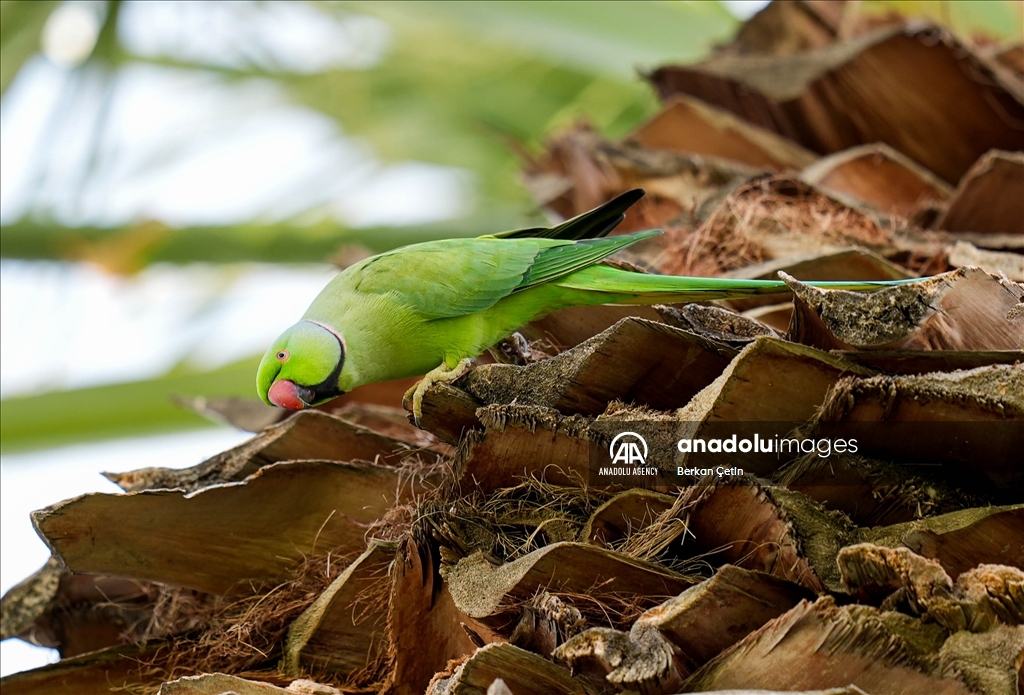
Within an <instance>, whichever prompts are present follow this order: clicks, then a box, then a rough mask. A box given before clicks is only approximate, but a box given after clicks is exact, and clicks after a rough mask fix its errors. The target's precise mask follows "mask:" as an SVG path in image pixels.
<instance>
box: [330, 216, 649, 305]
mask: <svg viewBox="0 0 1024 695" xmlns="http://www.w3.org/2000/svg"><path fill="white" fill-rule="evenodd" d="M659 233H660V232H659V231H657V230H652V231H648V232H639V233H636V234H627V235H623V236H617V237H610V238H606V239H585V240H583V241H578V242H571V241H561V240H557V239H536V238H526V239H494V238H485V237H482V238H478V239H445V240H442V241H430V242H426V243H423V244H415V245H413V246H406V247H403V248H401V249H396V250H394V251H390V252H387V253H383V254H381V255H379V256H375V257H373V258H371V259H368V260H367V261H365V262H364V263H363V264H361V265H360V267H358V269H357V268H356V267H353V270H357V272H353V273H352V274H351V278H352V281H351V285H350V289H352V290H355V291H357V292H361V293H368V294H391V295H395V294H398V295H400V297H401V299H402V301H403V302H404V303H406V304H407V305H408V306H410V307H412V308H413V309H414V310H415V311H416V313H417V314H418V315H419V316H421V317H422V318H424V319H427V320H430V319H440V318H449V317H453V316H464V315H466V314H472V313H474V312H477V311H483V310H485V309H488V308H490V307H491V306H493V305H494V304H496V303H497V302H498V301H500V300H501V299H503V298H504V297H507V296H509V295H510V294H512V293H513V292H518V291H522V290H525V289H528V288H530V287H536V286H537V285H541V284H544V283H546V282H552V281H554V280H557V279H559V278H562V277H565V276H566V275H569V274H571V273H574V272H576V271H577V270H580V269H582V268H586V267H588V266H591V265H593V264H595V263H598V262H599V261H601V260H602V259H604V258H607V257H608V256H610V255H612V254H613V253H615V252H616V251H619V250H620V249H622V248H625V247H626V246H629V245H630V244H634V243H636V242H637V241H640V240H641V239H645V238H647V237H649V236H652V235H654V234H659Z"/></svg>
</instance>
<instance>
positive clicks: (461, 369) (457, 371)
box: [402, 357, 473, 429]
mask: <svg viewBox="0 0 1024 695" xmlns="http://www.w3.org/2000/svg"><path fill="white" fill-rule="evenodd" d="M472 367H473V358H472V357H466V358H463V359H462V360H461V361H460V362H459V363H458V364H457V365H455V367H454V368H452V369H448V367H446V366H445V364H444V363H443V362H442V363H441V364H440V365H438V366H437V367H435V368H434V369H431V370H430V371H429V372H427V373H426V374H424V375H423V378H422V379H420V380H419V381H417V382H416V384H415V385H414V386H413V387H412V388H411V389H409V390H408V391H406V392H405V395H404V396H402V406H403V407H404V408H405V409H406V410H409V405H410V401H411V405H412V419H413V422H415V423H416V426H417V427H419V428H420V429H423V426H422V425H421V424H420V421H421V420H422V419H423V395H424V394H425V393H426V392H427V389H429V388H430V387H431V386H433V385H434V384H447V383H448V382H451V381H455V380H456V379H458V378H459V377H461V376H462V375H464V374H465V373H466V372H468V371H469V370H470V369H472Z"/></svg>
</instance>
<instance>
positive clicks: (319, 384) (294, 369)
mask: <svg viewBox="0 0 1024 695" xmlns="http://www.w3.org/2000/svg"><path fill="white" fill-rule="evenodd" d="M344 366H345V340H344V338H342V336H341V335H340V334H339V333H337V332H335V331H334V330H332V329H330V328H328V327H327V326H325V325H323V324H321V323H318V322H315V321H309V320H302V321H299V322H298V323H297V324H295V325H294V326H292V327H291V328H289V329H288V330H286V331H285V332H284V333H282V334H281V337H280V338H278V339H277V340H276V341H275V342H274V345H273V346H272V347H271V348H270V349H269V350H267V354H266V355H264V356H263V361H262V362H260V368H259V371H258V372H257V373H256V389H257V390H258V391H259V394H260V398H262V399H263V402H264V403H266V404H267V405H276V406H279V407H281V408H287V409H288V410H302V409H303V408H308V407H310V406H313V405H316V404H318V403H323V402H324V401H328V400H330V399H332V398H336V397H337V396H340V395H341V394H343V393H345V392H344V391H343V390H342V389H341V388H340V386H339V385H338V380H339V379H340V377H341V370H342V368H343V367H344Z"/></svg>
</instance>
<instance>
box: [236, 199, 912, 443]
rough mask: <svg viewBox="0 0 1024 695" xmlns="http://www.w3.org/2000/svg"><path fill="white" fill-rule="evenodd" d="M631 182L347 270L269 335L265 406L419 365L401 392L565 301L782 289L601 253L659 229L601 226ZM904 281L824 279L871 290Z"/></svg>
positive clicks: (457, 367) (703, 297) (261, 387)
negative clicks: (613, 260) (594, 200)
mask: <svg viewBox="0 0 1024 695" xmlns="http://www.w3.org/2000/svg"><path fill="white" fill-rule="evenodd" d="M643 195H644V191H643V190H641V189H634V190H631V191H628V192H626V193H623V194H622V195H620V196H618V197H617V198H615V199H613V200H611V201H609V202H607V203H605V204H604V205H601V206H600V207H597V208H595V209H594V210H591V211H589V212H586V213H583V214H582V215H579V216H578V217H574V218H572V219H571V220H567V221H566V222H563V223H562V224H559V225H557V226H555V227H551V228H544V227H540V228H531V229H521V230H514V231H510V232H503V233H500V234H494V235H490V236H482V237H477V238H475V239H444V240H440V241H428V242H425V243H420V244H412V245H410V246H404V247H402V248H398V249H394V250H392V251H388V252H386V253H382V254H379V255H377V256H373V257H371V258H367V259H366V260H364V261H361V262H359V263H356V264H355V265H352V266H350V267H349V268H347V269H345V270H344V271H343V272H342V273H341V274H339V275H338V276H337V277H335V278H334V279H333V280H331V282H330V283H329V284H328V285H327V287H325V288H324V290H323V291H322V292H321V293H320V295H319V296H317V298H316V299H315V300H313V303H312V304H311V305H310V307H309V309H308V310H307V311H306V313H305V315H304V316H303V317H302V319H301V320H300V321H299V322H298V323H296V324H295V325H294V326H292V327H291V328H289V329H288V330H286V331H285V332H284V333H282V334H281V336H280V337H279V338H278V339H277V341H275V342H274V344H273V346H272V347H271V348H270V349H269V350H268V351H267V354H266V355H265V356H264V357H263V361H262V362H261V363H260V366H259V371H258V373H257V377H256V384H257V389H258V391H259V395H260V398H262V399H263V401H264V402H266V403H267V404H268V405H271V404H272V405H277V406H280V407H282V408H288V409H291V410H300V409H302V408H308V407H310V406H314V405H317V404H319V403H323V402H325V401H328V400H330V399H332V398H335V397H337V396H340V395H341V394H343V393H345V392H347V391H351V390H352V389H354V388H356V387H357V386H360V385H362V384H369V383H374V382H378V381H387V380H390V379H399V378H402V377H410V376H417V375H420V374H425V375H426V376H424V377H423V379H422V380H420V381H419V382H418V383H417V384H416V385H415V386H414V387H413V388H411V389H410V390H409V392H408V393H406V395H405V400H406V401H408V400H409V399H410V398H411V400H412V411H413V417H414V420H415V422H416V424H417V425H419V422H420V417H421V415H422V403H423V394H424V393H425V392H426V390H427V389H428V388H429V387H430V386H431V385H432V384H435V383H438V382H448V381H453V380H455V379H457V378H459V377H460V376H462V375H463V374H465V373H466V372H467V371H468V370H469V369H470V367H471V366H472V364H473V358H474V357H475V356H476V355H479V354H481V353H482V352H483V351H484V350H486V349H487V348H489V347H491V346H493V345H494V344H495V343H497V342H499V341H500V340H501V339H502V338H504V337H506V336H508V335H509V334H511V333H512V332H514V331H515V330H516V329H518V328H519V327H521V326H523V325H525V324H527V323H529V322H530V321H533V320H535V319H538V318H540V317H542V316H544V315H546V314H549V313H551V312H553V311H557V310H558V309H565V308H567V307H576V306H589V305H596V304H663V303H676V302H694V301H707V300H712V299H729V298H736V297H745V296H749V295H754V294H763V293H772V292H778V291H780V290H785V289H786V285H785V283H784V282H782V281H781V280H739V279H726V278H702V277H678V276H671V275H648V274H644V273H634V272H629V271H625V270H619V269H617V268H613V267H611V266H609V265H605V264H603V263H602V261H604V259H606V258H608V257H609V256H611V255H612V254H614V253H615V252H617V251H621V250H622V249H624V248H626V247H627V246H630V245H631V244H635V243H637V242H638V241H641V240H643V239H647V238H649V237H651V236H654V235H656V234H660V233H661V230H649V231H644V232H636V233H633V234H624V235H621V236H614V237H608V236H607V234H608V233H609V232H610V231H611V230H612V229H614V228H615V227H616V226H617V225H618V224H619V223H620V222H621V221H622V220H623V219H625V211H626V210H627V209H628V208H629V207H630V206H631V205H633V203H635V202H636V201H638V200H639V199H640V198H641V197H643ZM894 282H897V283H898V282H902V281H877V282H822V283H813V284H816V286H819V287H831V288H837V289H848V290H868V289H877V288H879V287H882V286H886V285H890V284H893V283H894Z"/></svg>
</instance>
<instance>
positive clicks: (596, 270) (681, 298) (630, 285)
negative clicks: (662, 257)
mask: <svg viewBox="0 0 1024 695" xmlns="http://www.w3.org/2000/svg"><path fill="white" fill-rule="evenodd" d="M917 280H918V278H910V279H907V280H862V281H854V280H850V281H847V280H838V281H822V282H813V281H812V282H805V283H804V284H807V285H810V286H812V287H819V288H822V289H833V290H851V291H857V292H862V291H869V290H879V289H883V288H886V287H892V286H895V285H903V284H906V283H908V282H916V281H917ZM557 284H558V285H559V286H560V287H564V288H566V289H573V290H586V291H589V292H597V293H602V294H608V295H619V297H617V298H616V299H615V300H610V299H609V302H610V303H617V304H656V303H662V302H664V303H670V304H671V303H680V302H706V301H710V300H715V299H740V298H743V297H750V296H753V295H759V294H776V293H779V292H788V291H789V289H790V288H789V286H788V285H787V284H786V283H785V282H783V281H782V280H743V279H735V278H701V277H680V276H676V275H647V274H644V273H631V272H628V271H624V270H618V269H616V268H611V267H609V266H603V265H595V266H591V267H589V268H585V269H583V270H580V271H578V272H575V273H573V274H571V275H569V276H567V277H565V278H563V279H562V280H560V281H559V282H558V283H557Z"/></svg>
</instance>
